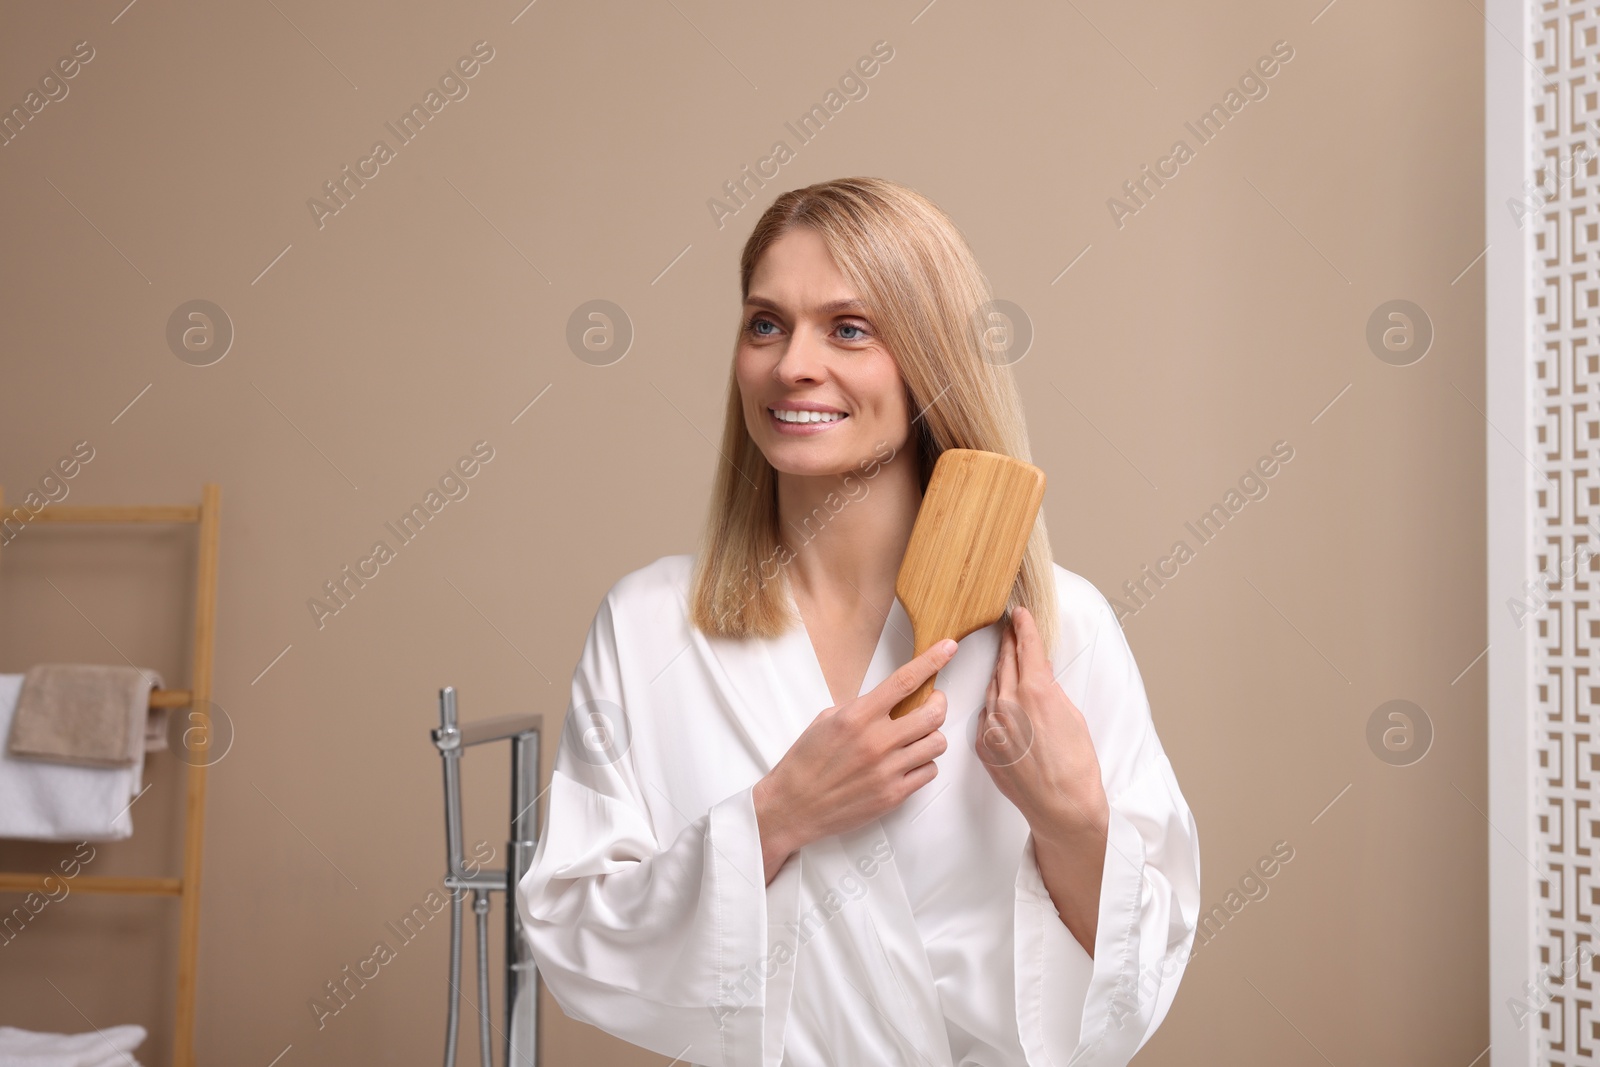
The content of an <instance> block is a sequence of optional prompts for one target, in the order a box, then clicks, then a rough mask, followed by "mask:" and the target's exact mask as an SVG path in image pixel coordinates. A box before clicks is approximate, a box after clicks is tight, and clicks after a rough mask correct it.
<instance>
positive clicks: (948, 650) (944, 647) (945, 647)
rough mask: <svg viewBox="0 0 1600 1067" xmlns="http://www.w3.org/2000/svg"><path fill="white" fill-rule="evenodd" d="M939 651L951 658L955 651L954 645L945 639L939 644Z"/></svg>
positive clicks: (948, 639)
mask: <svg viewBox="0 0 1600 1067" xmlns="http://www.w3.org/2000/svg"><path fill="white" fill-rule="evenodd" d="M939 651H940V652H943V653H944V654H945V655H947V656H953V655H955V651H956V643H955V642H954V641H952V640H951V639H950V638H948V637H947V638H945V639H944V640H943V641H940V642H939Z"/></svg>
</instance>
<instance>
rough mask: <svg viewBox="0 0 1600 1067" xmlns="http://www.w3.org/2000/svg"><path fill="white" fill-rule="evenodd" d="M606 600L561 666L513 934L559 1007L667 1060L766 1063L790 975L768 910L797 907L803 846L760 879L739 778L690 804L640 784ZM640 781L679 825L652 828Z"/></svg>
mask: <svg viewBox="0 0 1600 1067" xmlns="http://www.w3.org/2000/svg"><path fill="white" fill-rule="evenodd" d="M618 603H619V602H618V600H617V595H616V590H615V588H614V589H613V590H612V592H611V593H608V594H607V596H606V598H605V599H604V600H603V601H602V603H601V606H600V609H599V611H598V612H597V613H596V615H595V618H594V622H593V624H592V625H591V626H590V629H589V634H588V637H587V639H586V641H585V644H584V649H583V653H582V656H581V657H580V659H579V662H578V666H577V668H576V670H575V671H574V672H573V678H572V698H571V703H570V705H569V707H568V711H567V719H566V724H565V727H564V729H563V732H562V738H561V742H560V744H559V746H558V749H557V754H556V760H555V769H554V771H553V773H552V777H551V781H550V787H549V799H548V801H547V803H546V812H545V823H544V827H543V832H542V833H541V835H540V838H539V844H538V847H537V848H536V849H535V852H534V858H533V861H532V865H531V866H530V868H529V869H528V872H527V873H526V874H525V875H524V876H523V877H522V879H521V881H520V882H519V884H518V886H517V904H518V907H519V908H520V910H521V917H522V922H523V931H524V935H525V936H526V937H527V939H528V943H529V946H530V948H531V951H532V954H533V957H534V962H535V963H536V965H537V966H538V969H539V974H540V976H541V977H542V979H543V981H544V983H545V984H546V986H548V988H549V989H550V992H551V995H552V996H554V998H555V1000H556V1002H557V1003H558V1004H559V1005H560V1006H561V1009H562V1010H563V1011H564V1012H565V1013H566V1014H567V1015H568V1016H570V1017H571V1018H574V1019H577V1020H579V1021H581V1022H586V1023H589V1024H590V1025H593V1026H596V1027H599V1028H600V1029H602V1030H605V1031H606V1032H608V1033H610V1034H613V1035H615V1036H617V1037H620V1038H622V1039H623V1040H625V1041H628V1042H631V1043H632V1044H635V1045H639V1046H641V1047H644V1048H647V1049H651V1050H653V1051H655V1052H659V1053H661V1054H663V1055H665V1056H670V1057H678V1062H680V1063H685V1064H704V1065H707V1067H723V1065H727V1067H732V1065H734V1064H741V1065H750V1064H764V1065H766V1067H776V1065H777V1063H778V1058H779V1056H780V1055H781V1051H782V1030H783V1025H784V1021H785V1019H786V1018H787V1013H788V1007H789V990H790V987H791V986H792V979H793V967H792V966H789V967H782V966H780V965H779V964H781V963H782V962H784V961H783V960H782V955H783V950H784V949H786V948H787V943H786V942H784V941H783V939H782V936H781V935H782V920H785V919H787V920H791V921H792V920H793V919H794V918H795V916H796V915H797V914H798V910H799V882H800V864H801V857H800V856H799V855H798V854H797V855H794V856H791V857H790V858H789V860H788V862H787V863H785V865H784V867H783V868H782V869H781V870H780V871H779V873H778V875H777V876H776V877H775V878H774V879H773V880H772V883H771V884H770V885H766V884H764V882H765V869H764V864H763V860H762V855H761V840H760V834H759V829H758V827H757V823H756V813H755V806H754V802H753V798H752V789H753V787H754V783H753V782H752V783H751V785H750V786H747V787H745V788H743V789H740V790H738V791H737V792H733V793H731V794H730V795H728V796H726V797H724V798H723V799H721V800H719V801H717V802H716V803H714V804H712V805H711V806H710V809H709V810H702V811H699V812H696V811H682V810H681V806H682V804H683V803H684V801H683V800H682V799H681V798H672V797H665V795H664V794H656V793H655V791H656V790H658V789H660V788H661V785H660V783H651V782H647V781H644V780H642V776H641V775H640V773H639V771H638V769H637V768H638V765H639V763H640V762H641V761H638V760H636V759H635V758H634V757H635V752H634V744H633V742H634V741H635V740H637V739H632V738H630V733H631V730H630V725H631V724H630V723H629V719H628V716H629V715H632V716H634V717H635V718H637V717H638V716H640V715H643V714H646V712H647V711H648V710H650V706H649V705H648V704H647V703H645V701H647V699H648V693H641V694H635V693H634V692H633V690H632V689H631V688H629V686H630V684H636V683H632V682H631V677H632V676H631V675H630V673H629V672H628V671H627V670H626V669H625V668H624V666H623V664H622V662H621V659H620V657H619V647H618V646H619V640H618V635H619V629H620V630H621V631H622V633H623V634H624V641H626V634H627V627H626V620H623V625H622V626H621V627H619V626H618V614H617V607H618ZM622 603H624V604H625V603H626V602H625V601H622ZM630 652H631V649H629V650H623V654H624V655H626V654H629V653H630ZM630 697H634V702H633V703H630V702H629V698H630ZM596 715H599V716H600V717H599V718H596V717H595V716H596ZM641 732H642V731H641ZM647 792H648V793H650V794H651V795H654V796H656V797H657V799H659V800H660V803H662V804H667V803H670V804H671V805H672V806H673V807H674V808H678V809H679V812H678V814H679V815H680V816H681V817H679V818H677V820H676V821H677V824H681V823H685V822H687V823H688V825H687V826H684V827H683V829H682V830H680V831H678V832H677V833H676V835H675V836H671V837H670V839H668V838H665V837H664V836H658V834H657V832H656V826H655V824H654V822H653V820H652V818H651V814H650V811H651V808H650V806H649V805H648V804H647ZM775 950H776V951H775ZM771 957H777V958H776V959H771V960H770V965H769V958H771ZM769 972H771V973H769Z"/></svg>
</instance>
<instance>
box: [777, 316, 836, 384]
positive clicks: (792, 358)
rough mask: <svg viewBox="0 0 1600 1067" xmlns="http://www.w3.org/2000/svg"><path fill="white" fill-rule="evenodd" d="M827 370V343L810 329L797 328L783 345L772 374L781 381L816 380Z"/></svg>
mask: <svg viewBox="0 0 1600 1067" xmlns="http://www.w3.org/2000/svg"><path fill="white" fill-rule="evenodd" d="M826 371H827V345H826V344H825V343H824V342H823V341H822V340H821V339H819V338H818V337H817V336H816V335H815V334H814V333H813V332H812V331H811V330H810V329H805V328H802V329H797V330H796V331H795V332H794V335H793V336H791V337H790V338H789V343H788V344H786V345H784V347H783V352H782V354H781V355H779V357H778V362H777V363H776V364H775V365H774V366H773V368H772V376H773V377H774V378H776V379H777V380H778V381H781V382H801V381H816V380H818V379H820V378H821V377H822V376H823V375H824V374H825V373H826Z"/></svg>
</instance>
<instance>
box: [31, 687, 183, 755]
mask: <svg viewBox="0 0 1600 1067" xmlns="http://www.w3.org/2000/svg"><path fill="white" fill-rule="evenodd" d="M161 684H162V683H161V674H160V673H159V672H157V671H153V670H148V669H141V668H139V667H115V666H107V665H102V664H94V663H40V664H36V665H34V666H32V667H29V668H28V672H27V675H26V676H25V677H24V679H23V682H22V692H21V694H20V695H19V696H18V698H17V714H16V718H15V719H13V720H12V722H11V737H10V740H9V741H8V742H7V744H6V751H7V752H9V753H10V754H11V755H13V756H20V757H25V758H28V759H41V760H50V761H52V762H55V763H73V764H78V765H80V766H84V767H130V766H133V765H134V764H135V763H136V762H138V761H139V759H140V754H141V752H142V751H144V750H146V749H148V748H149V747H151V746H150V745H149V744H147V740H146V738H147V734H148V733H149V731H150V730H151V729H152V727H153V726H154V721H155V720H157V719H160V720H161V721H163V722H164V720H165V716H164V715H160V716H158V715H157V714H156V713H154V712H152V711H151V710H150V689H151V687H157V688H159V687H160V686H161ZM158 736H159V740H160V745H159V746H156V747H164V746H165V730H164V729H162V730H160V733H159V735H158Z"/></svg>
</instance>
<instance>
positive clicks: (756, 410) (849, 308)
mask: <svg viewBox="0 0 1600 1067" xmlns="http://www.w3.org/2000/svg"><path fill="white" fill-rule="evenodd" d="M867 310H868V309H867V308H866V307H865V306H864V305H863V304H861V302H860V299H859V297H858V296H857V294H856V293H855V291H854V290H853V289H851V288H850V286H849V284H848V283H847V282H846V281H845V278H844V275H842V274H840V273H839V268H838V267H837V266H835V264H834V262H833V257H832V256H830V255H829V254H828V249H827V246H826V245H825V244H824V243H823V241H822V237H821V235H819V234H818V233H817V232H816V231H815V230H812V229H810V228H808V227H805V226H796V227H794V228H793V229H791V230H789V232H788V233H786V234H784V235H783V236H782V237H780V238H778V239H777V240H776V241H774V242H773V243H772V244H771V245H769V246H768V247H767V250H766V252H764V253H763V254H762V256H761V258H760V259H759V260H758V261H757V262H756V268H755V271H754V272H753V273H752V274H751V277H750V296H749V298H748V299H747V300H746V301H745V305H744V319H745V323H746V325H745V328H744V331H743V333H742V334H741V337H740V341H739V351H738V355H737V356H736V357H735V360H734V373H735V376H736V377H737V379H738V382H739V394H740V397H741V400H742V402H743V406H744V421H745V426H746V427H747V428H748V429H749V431H750V436H751V438H752V439H754V441H755V443H756V446H757V447H758V448H760V449H761V451H762V453H763V454H764V455H765V456H766V457H767V462H768V463H771V464H772V466H773V467H774V468H775V469H777V470H779V471H782V472H784V473H786V474H798V475H824V474H843V473H844V472H846V471H848V470H850V469H852V468H855V467H858V466H859V465H860V463H861V462H862V460H864V459H867V458H869V457H873V456H875V455H876V454H877V453H875V450H874V449H875V446H876V445H878V443H879V442H884V443H887V444H888V445H889V447H891V448H893V449H894V450H895V452H896V453H898V452H899V451H900V450H901V449H902V448H903V447H904V446H905V443H906V439H907V437H908V436H909V434H910V412H908V410H907V407H906V395H905V385H904V384H903V382H902V381H901V378H900V368H899V366H898V365H896V363H895V358H894V354H893V353H891V352H890V351H889V350H888V349H887V348H885V347H884V345H883V342H882V341H880V340H879V339H878V336H877V332H876V329H875V327H874V325H873V322H872V319H870V318H869V317H868V315H867ZM774 409H776V410H774ZM816 413H823V414H816ZM780 416H786V417H787V418H781V417H780ZM795 418H801V419H805V420H807V421H804V422H796V421H790V420H793V419H795ZM824 419H825V420H828V421H816V420H824Z"/></svg>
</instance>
